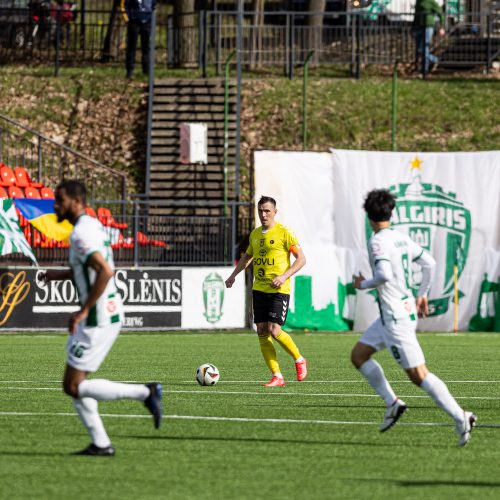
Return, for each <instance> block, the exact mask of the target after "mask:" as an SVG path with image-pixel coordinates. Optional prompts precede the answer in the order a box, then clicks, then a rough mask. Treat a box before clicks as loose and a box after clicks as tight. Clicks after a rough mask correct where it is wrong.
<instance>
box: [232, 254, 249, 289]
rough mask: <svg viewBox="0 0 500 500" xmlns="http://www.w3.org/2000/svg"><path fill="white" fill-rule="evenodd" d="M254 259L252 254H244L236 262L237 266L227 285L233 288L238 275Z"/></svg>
mask: <svg viewBox="0 0 500 500" xmlns="http://www.w3.org/2000/svg"><path fill="white" fill-rule="evenodd" d="M252 260H253V256H252V255H248V254H247V253H245V254H243V256H242V257H241V259H240V260H239V261H238V264H236V267H235V268H234V271H233V272H232V273H231V276H229V278H228V279H227V280H226V287H227V288H231V287H232V286H233V285H234V282H235V280H236V276H238V274H240V273H241V271H243V270H244V269H246V268H247V267H248V266H249V265H250V263H251V262H252Z"/></svg>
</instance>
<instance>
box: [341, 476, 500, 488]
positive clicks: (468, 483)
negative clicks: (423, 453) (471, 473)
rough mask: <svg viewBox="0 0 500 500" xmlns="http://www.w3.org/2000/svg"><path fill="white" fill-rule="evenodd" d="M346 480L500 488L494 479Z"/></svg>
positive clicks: (409, 485)
mask: <svg viewBox="0 0 500 500" xmlns="http://www.w3.org/2000/svg"><path fill="white" fill-rule="evenodd" d="M339 479H343V480H346V481H361V482H365V483H390V484H393V485H396V486H404V487H412V488H413V487H414V488H420V487H422V486H471V487H474V488H476V487H480V488H500V482H494V481H445V480H440V479H436V480H428V479H426V480H418V479H416V480H404V479H403V480H402V479H383V478H359V477H356V478H350V477H343V478H339Z"/></svg>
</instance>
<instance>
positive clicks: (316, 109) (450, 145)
mask: <svg viewBox="0 0 500 500" xmlns="http://www.w3.org/2000/svg"><path fill="white" fill-rule="evenodd" d="M160 76H165V77H168V76H176V77H184V76H186V77H193V76H196V74H193V73H192V72H191V73H189V72H185V71H184V72H179V73H176V72H168V71H166V70H163V71H162V72H161V75H160ZM145 91H146V81H145V79H144V78H143V77H142V76H138V80H137V81H134V82H127V81H126V80H125V79H124V78H123V68H121V67H108V68H104V67H96V68H93V69H88V68H63V69H62V71H61V76H60V77H59V78H55V77H53V69H52V68H26V67H4V68H2V72H1V73H0V109H1V110H2V112H3V113H5V114H7V115H8V116H11V117H12V118H15V119H19V120H21V121H22V122H23V123H24V124H26V125H30V126H31V127H32V128H34V129H38V130H41V131H42V132H43V133H45V134H47V135H49V136H50V137H55V138H57V139H58V140H60V141H62V142H64V143H66V144H68V145H70V146H73V147H75V148H77V149H80V150H82V151H83V152H85V153H87V154H90V155H92V156H93V157H95V158H96V159H97V160H100V161H102V162H104V163H106V164H108V165H110V166H113V167H116V168H120V169H123V170H125V171H128V172H130V173H131V174H132V175H134V173H135V174H136V175H138V176H139V177H140V175H141V173H140V169H139V171H138V167H137V165H141V164H142V163H143V162H142V160H141V154H143V149H144V134H145V115H146V112H145ZM308 96H309V97H308V123H309V135H308V138H309V139H308V149H312V150H325V149H327V148H329V147H336V148H346V149H366V150H389V149H390V147H391V80H390V79H389V78H380V77H370V78H369V77H365V78H363V79H361V80H359V81H356V80H352V79H334V78H330V79H326V78H317V77H312V78H311V80H310V86H309V93H308ZM499 102H500V81H499V80H498V79H495V78H477V79H474V78H470V79H461V78H455V79H451V78H449V79H443V80H439V79H437V78H436V79H433V80H430V81H425V82H424V81H420V80H408V79H400V81H399V98H398V107H399V114H398V148H399V149H400V150H402V151H413V150H414V151H478V150H490V149H497V148H498V143H499V138H500V118H499V115H498V112H497V110H498V106H499ZM301 105H302V81H301V77H300V75H298V77H297V78H296V79H295V80H293V81H289V80H287V79H283V78H277V79H267V80H259V79H247V80H245V83H244V92H243V103H242V151H243V158H244V159H245V162H246V163H247V164H249V160H250V153H251V151H252V150H253V149H255V148H259V149H263V148H268V149H279V148H283V149H301V148H302V142H301V141H302V112H301ZM243 174H244V175H243V182H247V183H248V177H247V176H246V175H245V172H243ZM245 187H246V186H244V188H245ZM244 191H246V189H244Z"/></svg>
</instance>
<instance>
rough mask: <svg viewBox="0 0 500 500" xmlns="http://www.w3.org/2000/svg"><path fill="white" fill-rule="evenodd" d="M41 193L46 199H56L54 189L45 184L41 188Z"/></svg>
mask: <svg viewBox="0 0 500 500" xmlns="http://www.w3.org/2000/svg"><path fill="white" fill-rule="evenodd" d="M40 194H41V196H42V198H43V199H44V200H54V199H55V195H54V191H52V189H50V188H49V187H47V186H45V187H43V188H42V189H41V190H40Z"/></svg>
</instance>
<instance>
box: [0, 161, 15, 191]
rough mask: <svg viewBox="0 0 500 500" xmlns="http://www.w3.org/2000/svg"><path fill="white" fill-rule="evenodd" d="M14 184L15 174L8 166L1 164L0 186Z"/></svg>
mask: <svg viewBox="0 0 500 500" xmlns="http://www.w3.org/2000/svg"><path fill="white" fill-rule="evenodd" d="M15 184H16V176H15V175H14V172H13V171H12V169H11V168H10V167H7V165H3V166H2V167H1V168H0V186H3V187H9V186H15Z"/></svg>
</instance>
